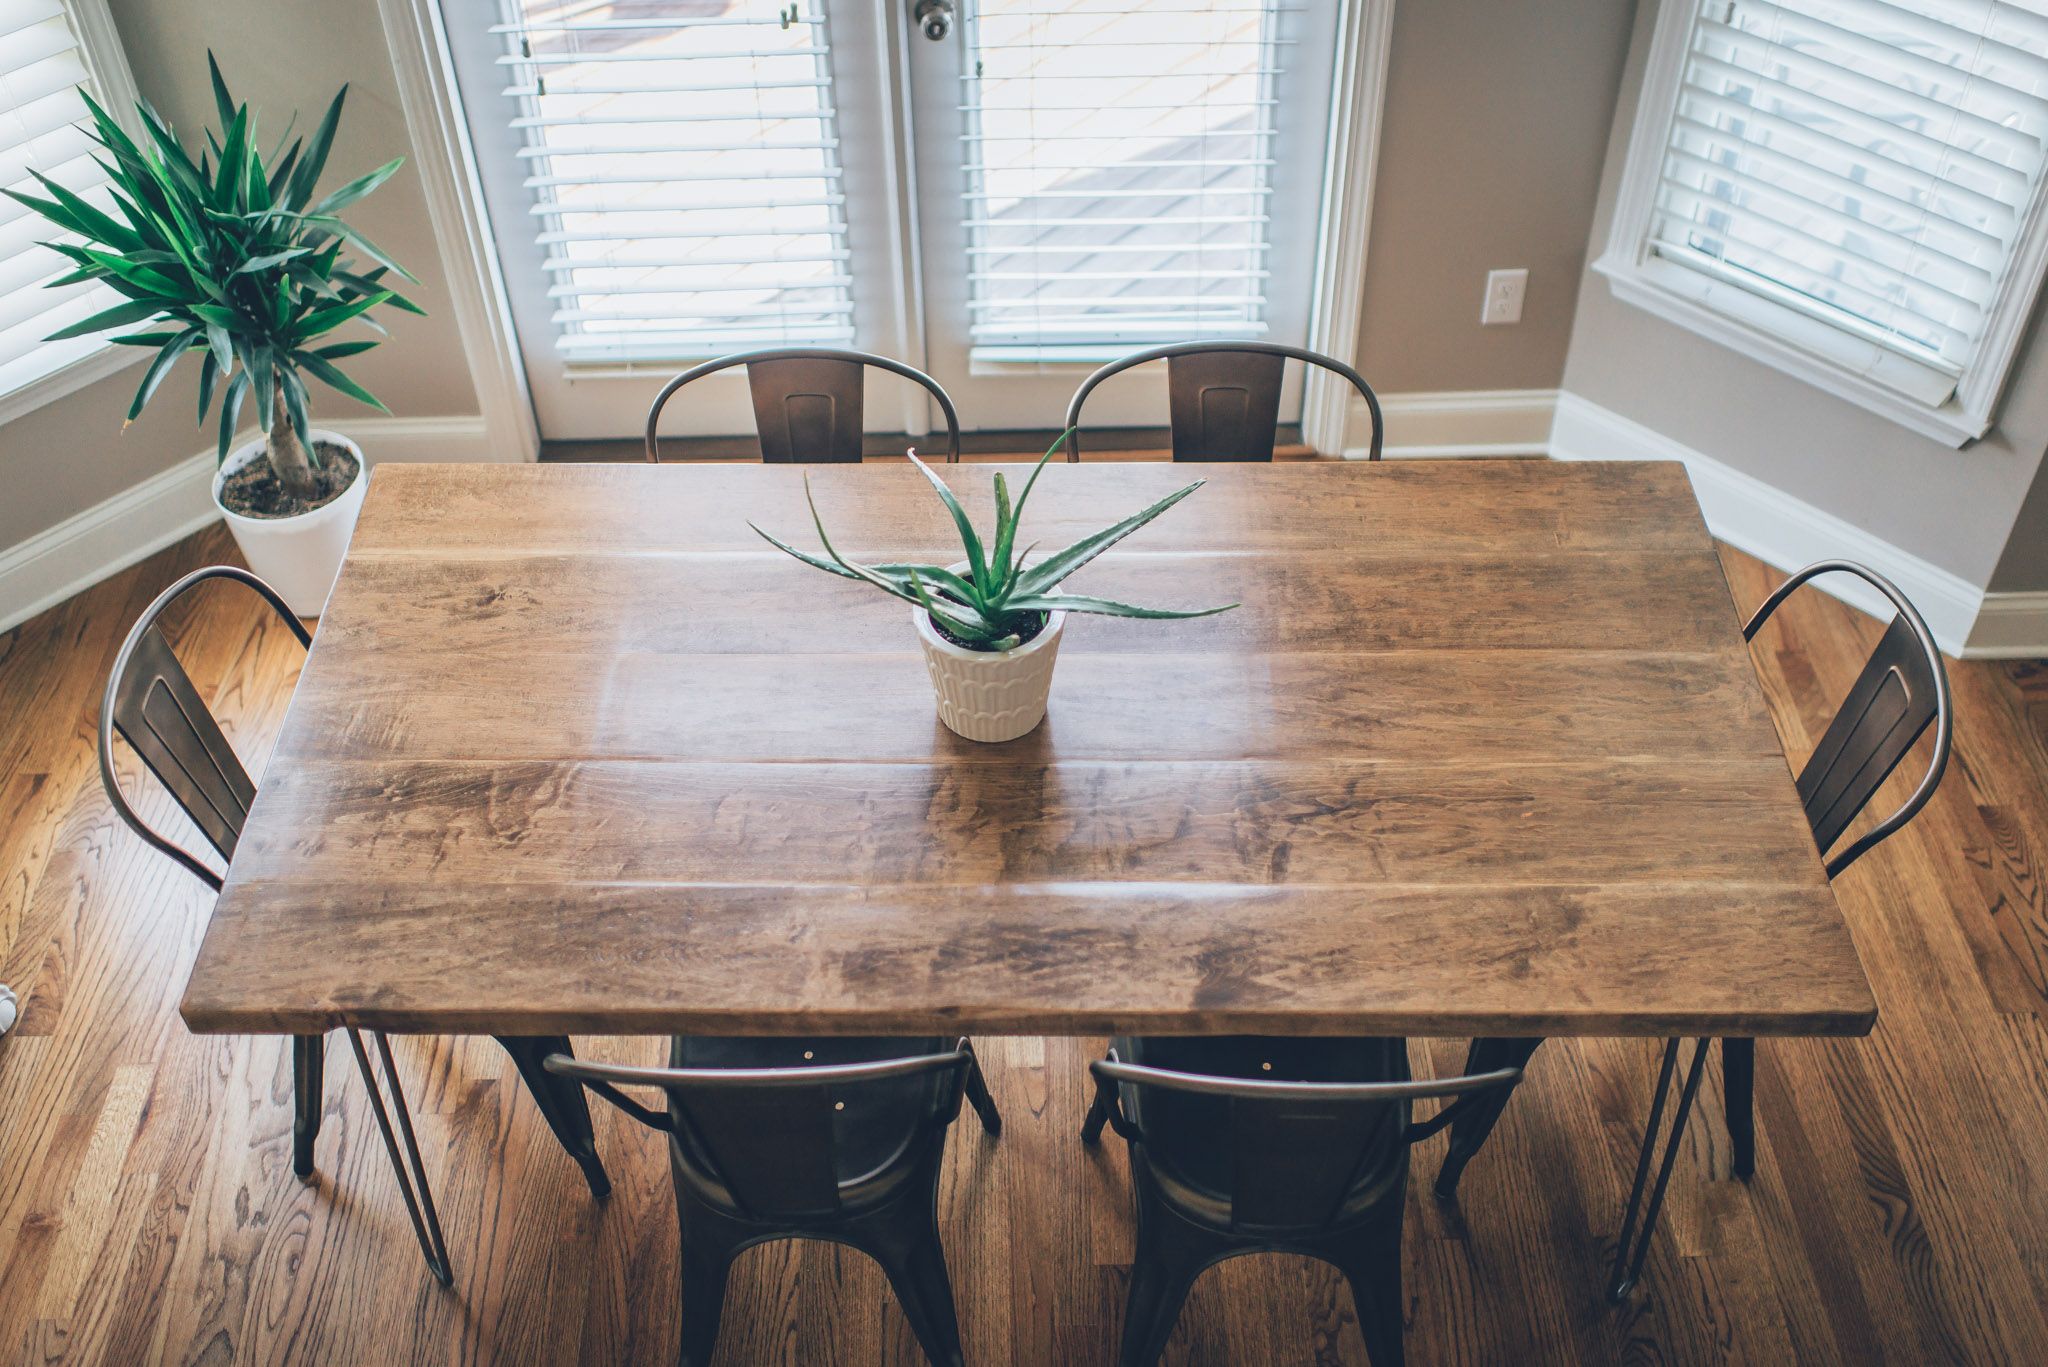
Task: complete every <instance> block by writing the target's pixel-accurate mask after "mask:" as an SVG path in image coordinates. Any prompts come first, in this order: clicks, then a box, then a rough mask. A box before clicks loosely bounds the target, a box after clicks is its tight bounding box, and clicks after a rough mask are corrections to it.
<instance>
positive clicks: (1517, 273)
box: [1479, 270, 1529, 327]
mask: <svg viewBox="0 0 2048 1367" xmlns="http://www.w3.org/2000/svg"><path fill="white" fill-rule="evenodd" d="M1528 289H1529V272H1528V271H1526V270H1512V271H1488V272H1487V273H1486V303H1485V304H1484V305H1482V306H1481V307H1480V310H1479V321H1480V323H1482V324H1484V325H1486V326H1488V327H1491V326H1493V325H1494V324H1496V323H1519V322H1521V321H1522V296H1523V295H1524V294H1525V293H1527V292H1528Z"/></svg>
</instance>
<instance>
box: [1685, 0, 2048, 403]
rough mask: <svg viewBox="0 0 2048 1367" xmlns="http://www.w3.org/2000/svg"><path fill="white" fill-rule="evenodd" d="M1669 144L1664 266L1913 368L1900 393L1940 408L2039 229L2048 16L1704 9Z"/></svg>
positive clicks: (1741, 0)
mask: <svg viewBox="0 0 2048 1367" xmlns="http://www.w3.org/2000/svg"><path fill="white" fill-rule="evenodd" d="M1670 130H1671V131H1670V135H1669V140H1668V143H1667V146H1666V148H1665V156H1664V164H1663V167H1662V178H1661V181H1660V183H1659V185H1658V187H1657V191H1656V197H1655V209H1654V212H1653V214H1652V220H1651V227H1650V234H1649V239H1648V246H1649V250H1650V251H1651V252H1652V253H1653V254H1654V255H1656V256H1658V257H1662V258H1664V259H1666V260H1669V261H1672V262H1674V263H1677V264H1679V265H1681V266H1685V267H1689V268H1691V269H1693V270H1695V271H1698V272H1701V273H1703V274H1705V275H1707V276H1710V277H1713V278H1716V279H1718V280H1721V281H1725V282H1727V283H1730V284H1733V285H1735V286H1738V287H1739V288H1740V289H1741V290H1742V291H1745V292H1748V293H1749V294H1751V295H1753V296H1755V297H1757V298H1759V299H1761V300H1764V301H1768V302H1769V303H1771V304H1775V305H1779V306H1782V307H1785V308H1789V309H1792V310H1795V311H1797V312H1798V313H1800V314H1803V315H1805V316H1807V317H1808V318H1809V319H1810V320H1812V321H1813V322H1817V323H1819V324H1823V325H1825V326H1826V327H1827V328H1832V329H1835V330H1837V331H1839V332H1841V333H1846V334H1849V335H1851V336H1853V337H1856V338H1859V339H1861V340H1862V341H1864V342H1868V343H1872V344H1874V345H1875V346H1876V347H1878V348H1880V349H1881V350H1882V351H1884V352H1887V353H1891V354H1893V355H1895V356H1899V357H1903V358H1905V359H1907V360H1909V361H1912V362H1915V363H1917V364H1916V365H1914V366H1897V367H1893V368H1892V369H1891V372H1890V373H1889V375H1888V381H1889V382H1890V383H1892V384H1893V385H1894V386H1895V387H1897V388H1900V389H1902V390H1907V391H1910V392H1912V393H1913V395H1914V397H1916V398H1917V399H1919V400H1920V401H1921V402H1923V403H1927V404H1940V403H1942V402H1944V401H1945V400H1946V399H1947V398H1948V397H1949V395H1950V394H1951V393H1953V392H1954V390H1955V385H1956V380H1957V377H1959V376H1960V375H1961V374H1962V373H1963V372H1964V370H1965V369H1966V368H1967V367H1968V366H1969V365H1970V363H1971V361H1972V359H1973V358H1974V357H1975V355H1976V353H1977V351H1978V348H1979V345H1980V343H1981V342H1982V341H1983V338H1984V334H1985V325H1986V320H1987V317H1988V316H1990V315H1991V314H1992V312H1993V311H1994V309H1995V308H1996V307H1997V306H1998V305H1999V304H2000V303H2001V301H2002V300H2003V296H2004V294H2005V292H2006V291H2007V290H2008V289H2009V288H2011V285H2012V277H2013V276H2014V274H2015V271H2014V267H2015V260H2016V257H2017V255H2018V254H2019V253H2018V248H2019V246H2020V244H2021V241H2022V237H2023V235H2024V233H2025V232H2026V230H2027V229H2028V227H2029V226H2030V225H2031V224H2032V223H2033V222H2034V218H2035V216H2036V213H2037V210H2036V200H2037V198H2038V197H2039V187H2040V183H2041V179H2042V172H2043V165H2044V142H2048V17H2044V16H2043V14H2042V13H2040V12H2039V11H2038V10H2037V9H2036V8H2035V6H2034V4H2033V3H2031V2H2030V3H2011V4H1994V3H1988V2H1987V0H1890V2H1889V3H1888V2H1887V0H1784V3H1780V4H1767V3H1763V2H1762V0H1705V3H1701V4H1699V5H1698V8H1697V11H1696V16H1695V18H1694V19H1693V22H1692V31H1691V33H1690V35H1689V37H1688V41H1687V46H1686V53H1685V58H1684V67H1683V71H1682V74H1681V78H1680V83H1679V94H1678V100H1677V108H1676V112H1675V114H1674V115H1673V117H1672V120H1671V125H1670ZM1878 368H1880V369H1881V367H1878Z"/></svg>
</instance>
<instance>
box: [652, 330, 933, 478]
mask: <svg viewBox="0 0 2048 1367" xmlns="http://www.w3.org/2000/svg"><path fill="white" fill-rule="evenodd" d="M736 365H737V366H745V367H746V368H747V388H748V390H749V391H750V393H751V394H752V396H753V400H754V430H755V431H756V432H758V433H759V434H760V438H761V459H762V460H764V461H767V462H768V463H770V464H835V463H836V464H858V463H859V462H860V440H861V427H862V414H863V411H864V407H865V389H864V381H865V378H866V375H865V372H866V369H867V367H869V366H873V367H874V368H875V369H877V370H886V371H888V372H890V373H891V374H893V375H901V376H902V377H903V378H904V379H906V380H911V381H914V382H916V383H918V384H920V385H923V386H924V387H925V389H926V390H927V391H928V392H930V394H931V396H932V397H933V398H935V399H937V400H938V401H939V411H940V412H942V413H944V414H945V415H946V437H947V447H946V459H947V460H948V461H949V462H952V461H958V460H959V459H960V415H959V414H958V413H957V412H955V411H954V409H953V399H952V396H951V395H949V394H947V393H946V391H945V390H944V389H943V388H941V387H940V385H939V382H938V381H937V380H934V379H933V378H932V377H931V376H929V375H927V374H925V373H924V372H923V371H922V370H916V369H913V368H912V367H910V366H907V365H905V364H903V362H901V361H892V360H890V359H889V358H888V357H887V356H877V355H874V354H873V353H872V352H866V351H842V350H840V349H838V348H836V347H771V348H769V349H767V350H765V351H742V352H739V353H736V354H735V355H731V356H721V357H719V358H718V359H717V360H715V361H706V362H704V363H703V364H702V365H696V366H692V367H690V368H689V369H688V370H686V371H684V372H683V373H682V374H680V375H678V376H676V377H675V378H674V379H673V380H670V381H669V382H668V383H667V384H665V385H663V386H662V387H661V392H660V393H659V394H656V395H655V396H654V403H653V404H652V405H651V406H650V407H649V408H648V410H647V459H648V461H649V462H650V463H653V464H656V465H658V464H660V463H661V446H660V438H659V437H658V436H657V435H656V433H655V428H656V427H658V426H659V425H660V423H661V410H662V409H663V408H665V407H666V406H667V405H668V400H669V396H670V395H671V394H674V393H675V392H676V391H677V390H679V389H681V388H682V387H683V386H684V385H686V384H689V383H691V382H692V381H694V380H701V379H703V378H704V377H705V376H706V375H712V374H716V373H717V372H718V371H721V370H730V369H731V368H732V367H734V366H736Z"/></svg>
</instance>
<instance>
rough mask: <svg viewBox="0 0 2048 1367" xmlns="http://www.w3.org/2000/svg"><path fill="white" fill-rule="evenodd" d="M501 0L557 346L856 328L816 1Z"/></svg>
mask: <svg viewBox="0 0 2048 1367" xmlns="http://www.w3.org/2000/svg"><path fill="white" fill-rule="evenodd" d="M501 8H502V10H503V15H502V18H503V22H502V23H500V24H498V25H497V26H496V27H495V29H494V30H493V31H494V32H497V33H500V34H502V35H503V36H504V42H505V53H504V55H503V56H501V57H500V58H499V59H498V62H499V66H500V67H501V68H502V69H503V70H504V71H505V72H506V74H507V84H506V85H505V87H504V90H503V94H504V96H505V97H506V100H507V102H508V103H507V109H508V111H509V115H510V117H511V120H512V126H513V128H514V129H516V130H517V131H518V133H519V141H520V144H521V145H520V149H519V153H518V155H519V158H520V160H521V162H522V163H523V165H522V171H523V176H524V185H525V187H526V188H527V190H529V191H530V192H531V194H532V208H531V219H532V225H531V230H532V231H533V233H534V234H535V238H536V240H537V241H538V243H539V245H540V248H541V254H542V257H543V266H544V269H545V271H546V273H547V275H548V279H549V285H548V297H549V299H550V301H551V303H552V305H553V311H552V319H553V322H554V325H555V327H556V329H557V332H556V345H557V348H558V350H559V351H560V353H561V355H562V357H563V358H564V359H565V360H567V361H569V362H600V363H602V362H613V363H616V362H632V361H640V360H648V361H678V360H688V359H693V358H699V357H708V356H716V355H719V354H722V353H725V352H729V351H736V350H743V349H746V348H750V347H760V346H773V345H777V344H779V343H785V342H786V343H790V344H793V345H803V344H835V343H836V344H844V343H848V342H851V341H852V339H853V297H852V290H851V284H850V280H849V276H848V272H847V243H846V215H845V212H844V204H845V195H844V192H843V188H842V186H841V183H840V167H839V159H838V154H837V132H836V121H835V119H834V116H833V110H832V97H831V76H830V68H829V60H830V51H829V48H828V45H827V41H826V24H825V15H824V7H823V5H822V3H821V0H795V3H793V4H783V5H781V6H779V7H778V6H777V5H776V4H775V3H773V0H730V3H723V4H706V3H703V2H702V0H501ZM518 230H519V229H518V228H516V227H511V226H508V225H500V228H499V231H500V232H513V231H518Z"/></svg>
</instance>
